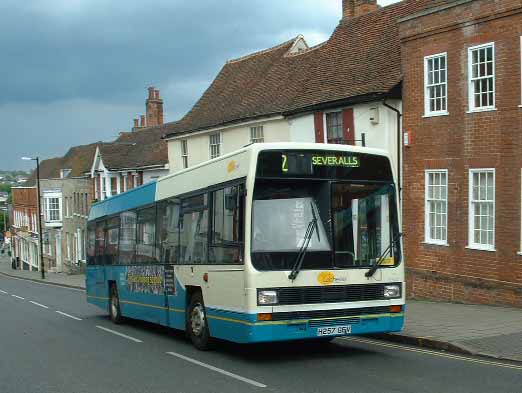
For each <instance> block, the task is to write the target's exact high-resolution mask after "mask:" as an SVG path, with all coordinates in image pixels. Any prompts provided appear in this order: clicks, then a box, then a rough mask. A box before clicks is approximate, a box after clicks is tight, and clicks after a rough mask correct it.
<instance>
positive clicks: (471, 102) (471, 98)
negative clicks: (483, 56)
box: [468, 42, 497, 113]
mask: <svg viewBox="0 0 522 393" xmlns="http://www.w3.org/2000/svg"><path fill="white" fill-rule="evenodd" d="M488 47H491V48H492V53H493V55H492V57H493V62H492V64H493V67H492V68H493V73H492V75H491V76H483V77H477V78H473V51H477V50H481V49H487V48H488ZM479 63H480V58H479ZM495 63H496V62H495V42H488V43H485V44H480V45H475V46H472V47H469V48H468V113H473V112H486V111H494V110H496V109H497V108H496V97H497V86H496V64H495ZM486 78H492V82H493V103H492V104H491V105H488V106H479V107H477V106H475V86H474V83H473V82H475V81H477V80H483V79H486Z"/></svg>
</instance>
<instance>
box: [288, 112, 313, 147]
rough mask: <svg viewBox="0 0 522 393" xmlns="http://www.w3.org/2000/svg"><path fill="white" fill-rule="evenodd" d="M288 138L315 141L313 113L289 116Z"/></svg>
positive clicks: (296, 140) (295, 140)
mask: <svg viewBox="0 0 522 393" xmlns="http://www.w3.org/2000/svg"><path fill="white" fill-rule="evenodd" d="M288 124H289V125H290V140H291V141H292V142H311V143H314V142H315V125H314V115H313V114H312V113H310V114H306V115H302V116H298V117H295V118H291V119H289V120H288Z"/></svg>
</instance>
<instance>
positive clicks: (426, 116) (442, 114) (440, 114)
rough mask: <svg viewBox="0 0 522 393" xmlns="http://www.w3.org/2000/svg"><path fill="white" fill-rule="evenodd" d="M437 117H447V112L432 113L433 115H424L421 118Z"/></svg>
mask: <svg viewBox="0 0 522 393" xmlns="http://www.w3.org/2000/svg"><path fill="white" fill-rule="evenodd" d="M439 116H449V112H447V111H446V112H434V113H426V114H425V115H424V116H422V117H423V118H429V117H439Z"/></svg>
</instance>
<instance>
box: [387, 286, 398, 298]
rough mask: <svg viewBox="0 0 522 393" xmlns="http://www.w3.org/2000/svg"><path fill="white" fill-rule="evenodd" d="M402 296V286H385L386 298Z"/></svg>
mask: <svg viewBox="0 0 522 393" xmlns="http://www.w3.org/2000/svg"><path fill="white" fill-rule="evenodd" d="M400 297H401V286H400V285H397V284H393V285H385V286H384V298H385V299H398V298H400Z"/></svg>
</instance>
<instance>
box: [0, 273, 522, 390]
mask: <svg viewBox="0 0 522 393" xmlns="http://www.w3.org/2000/svg"><path fill="white" fill-rule="evenodd" d="M263 391H265V392H296V393H297V392H299V393H301V392H303V393H308V392H317V393H329V392H332V393H348V392H354V393H364V392H386V393H392V392H412V393H423V392H434V393H442V392H451V393H454V392H466V393H468V392H469V393H471V392H472V393H481V392H487V393H491V392H494V393H499V392H509V393H522V364H515V363H507V362H499V361H494V360H489V359H484V358H474V357H468V356H458V355H452V354H447V353H444V352H436V351H428V350H422V349H419V348H415V347H409V346H404V345H396V344H390V343H386V342H383V341H376V340H369V339H365V338H358V337H353V338H349V339H336V340H334V341H333V342H332V343H328V344H325V343H276V344H263V345H250V346H241V345H235V344H230V343H220V344H219V345H218V346H217V348H216V349H215V350H214V351H212V352H200V351H197V350H196V349H194V348H193V347H192V346H191V344H190V343H189V342H187V340H186V339H185V337H184V335H183V334H182V333H179V332H176V331H173V330H170V329H166V328H162V327H158V326H155V325H151V324H148V323H143V322H138V321H127V322H126V323H125V324H124V325H119V326H116V325H112V324H111V322H110V321H109V319H108V318H107V316H106V313H104V312H103V310H99V309H98V308H96V307H94V306H91V305H88V304H87V303H86V300H85V293H84V292H83V291H80V290H73V289H67V288H61V287H54V286H49V285H42V284H37V283H32V282H27V281H22V280H16V279H11V278H7V277H4V276H0V393H40V392H52V393H62V392H63V393H83V392H89V393H102V392H110V393H120V392H121V393H133V392H161V393H162V392H165V393H167V392H169V393H211V392H212V393H216V392H223V393H224V392H226V393H235V392H241V393H243V392H263Z"/></svg>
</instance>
